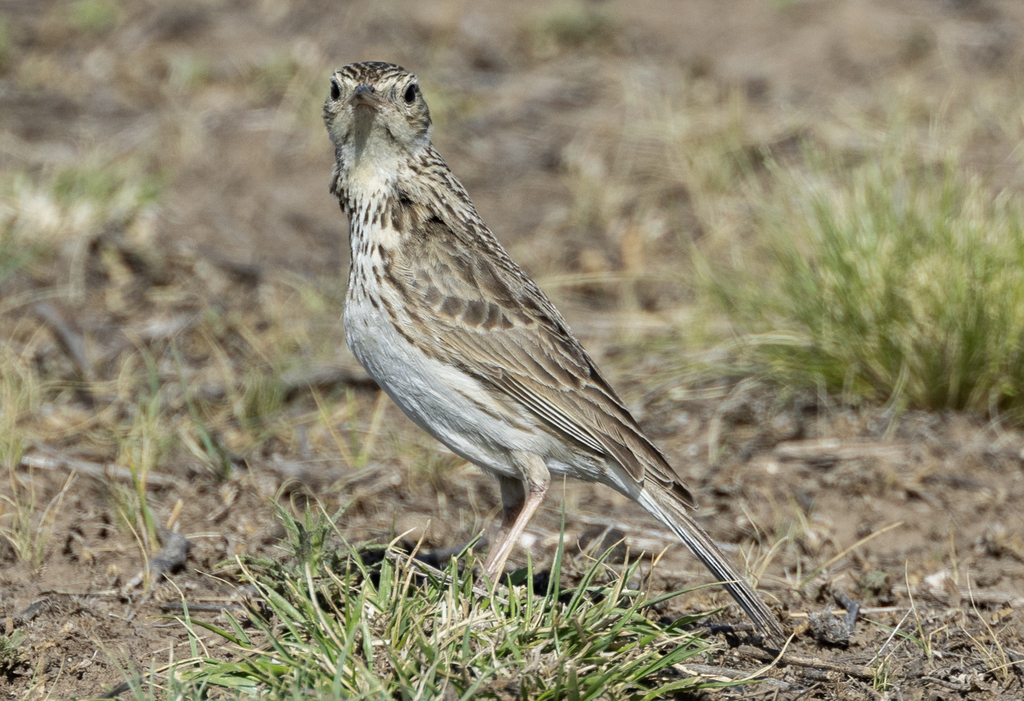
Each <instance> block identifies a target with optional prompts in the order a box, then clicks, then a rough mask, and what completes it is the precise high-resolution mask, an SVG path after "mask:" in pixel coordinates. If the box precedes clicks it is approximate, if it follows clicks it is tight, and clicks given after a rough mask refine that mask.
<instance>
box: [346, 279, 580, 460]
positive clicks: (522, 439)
mask: <svg viewBox="0 0 1024 701" xmlns="http://www.w3.org/2000/svg"><path fill="white" fill-rule="evenodd" d="M353 297H357V298H358V299H355V298H353ZM345 339H346V340H347V341H348V346H349V348H350V349H351V350H352V352H353V353H354V354H355V356H356V358H357V359H358V360H359V362H360V363H362V365H363V367H364V368H366V371H367V372H368V373H369V374H370V376H371V377H373V379H375V380H376V381H377V384H379V385H380V386H381V388H382V389H384V391H385V392H387V393H388V395H389V396H390V397H391V399H392V400H394V402H395V404H397V405H398V406H400V407H401V408H402V411H404V412H405V413H406V415H407V416H408V417H409V418H411V419H412V420H413V421H415V422H416V424H417V425H419V426H420V427H421V428H422V429H423V430H425V431H426V432H427V433H429V434H430V435H432V436H433V437H434V438H436V439H437V440H439V441H441V442H442V443H444V444H445V445H446V446H448V447H449V448H450V449H451V450H452V451H453V452H454V453H456V454H457V455H459V456H461V457H463V458H465V459H466V460H468V461H470V462H472V463H474V464H476V465H478V466H480V467H482V468H484V469H487V470H490V471H492V472H496V473H499V474H503V475H507V476H509V477H516V478H519V477H521V474H520V471H519V469H518V468H517V467H516V463H515V461H514V460H513V459H512V453H513V452H514V451H524V452H529V453H534V454H537V455H541V456H542V457H544V458H545V462H546V463H547V464H548V469H549V470H551V471H552V472H554V473H556V474H558V473H561V472H565V471H566V470H565V467H566V466H563V465H562V464H561V463H562V460H561V459H559V458H560V457H561V455H560V454H562V453H565V452H566V448H565V446H564V445H562V444H561V442H560V441H557V440H556V439H554V437H553V436H551V435H550V434H549V433H547V432H545V431H542V430H538V429H537V428H536V419H535V418H533V416H532V415H530V414H529V413H528V412H526V411H525V410H524V411H522V412H516V413H515V414H514V415H512V416H510V417H509V418H510V419H511V421H506V420H502V419H501V418H499V417H498V416H495V415H494V412H495V411H496V410H500V411H502V412H505V413H507V412H509V411H510V409H509V407H507V406H506V407H496V406H495V405H494V401H493V399H491V398H489V397H488V395H487V393H486V392H485V390H484V389H483V388H482V387H481V386H480V384H479V383H478V382H477V381H475V380H473V379H472V378H470V377H467V376H466V375H464V374H463V373H461V372H459V371H458V370H455V369H453V368H450V367H448V366H446V365H443V364H442V363H440V362H438V361H436V360H434V359H433V358H430V357H428V356H427V355H426V354H424V353H423V352H421V351H420V350H418V349H417V348H416V347H414V346H412V345H410V344H409V342H408V341H406V340H405V338H403V337H402V335H401V334H399V333H398V332H397V331H396V330H395V328H394V327H393V326H392V325H391V322H390V320H389V319H388V318H387V316H386V314H385V312H384V311H383V310H378V309H376V308H375V307H374V306H373V305H372V304H371V303H370V302H369V300H368V299H367V297H366V296H365V295H354V296H350V298H349V299H348V300H347V301H346V304H345ZM481 404H482V405H483V406H484V407H489V409H490V411H485V410H483V409H482V408H481V406H480V405H481ZM566 457H568V456H566Z"/></svg>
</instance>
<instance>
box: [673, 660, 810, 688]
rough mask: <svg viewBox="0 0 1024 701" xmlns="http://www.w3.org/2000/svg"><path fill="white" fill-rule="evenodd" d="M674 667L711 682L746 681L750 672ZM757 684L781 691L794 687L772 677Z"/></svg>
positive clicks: (677, 665)
mask: <svg viewBox="0 0 1024 701" xmlns="http://www.w3.org/2000/svg"><path fill="white" fill-rule="evenodd" d="M672 666H673V667H675V668H676V669H677V670H679V671H680V672H682V673H683V674H686V675H689V676H692V677H705V678H707V679H710V680H711V681H734V680H736V679H746V677H747V674H748V672H744V671H742V670H739V669H731V668H729V667H716V666H713V665H706V664H675V665H672ZM757 682H758V683H759V684H764V685H765V686H770V687H773V688H776V689H779V690H780V691H789V689H791V688H792V686H793V685H792V684H790V683H789V682H784V681H782V680H781V679H772V678H771V677H759V678H758V679H757Z"/></svg>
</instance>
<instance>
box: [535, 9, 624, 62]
mask: <svg viewBox="0 0 1024 701" xmlns="http://www.w3.org/2000/svg"><path fill="white" fill-rule="evenodd" d="M617 29H618V27H617V24H616V21H615V19H614V18H613V17H612V16H611V15H610V14H609V13H608V12H607V11H606V10H604V9H603V8H599V7H595V6H594V4H593V3H584V2H565V3H559V4H555V5H554V6H552V7H551V8H549V9H547V10H545V11H544V13H543V14H541V15H539V16H538V17H537V18H536V19H535V20H534V21H533V22H532V23H531V24H530V25H529V26H528V27H527V28H526V32H525V39H526V46H527V50H528V52H529V54H530V55H532V56H533V57H535V58H538V59H548V58H553V57H555V56H557V55H560V54H562V53H564V52H566V51H574V50H579V49H583V48H591V49H602V48H605V49H607V48H609V47H613V46H614V45H615V41H616V34H617Z"/></svg>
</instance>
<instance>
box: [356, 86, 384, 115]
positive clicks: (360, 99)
mask: <svg viewBox="0 0 1024 701" xmlns="http://www.w3.org/2000/svg"><path fill="white" fill-rule="evenodd" d="M349 102H350V103H351V104H352V106H353V107H369V108H370V109H373V110H376V109H377V108H378V107H381V106H382V105H383V104H384V98H383V97H381V96H380V95H378V94H377V93H376V92H374V90H373V88H371V87H370V86H369V85H359V86H356V89H355V91H354V92H353V93H352V97H351V98H349Z"/></svg>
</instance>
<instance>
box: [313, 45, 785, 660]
mask: <svg viewBox="0 0 1024 701" xmlns="http://www.w3.org/2000/svg"><path fill="white" fill-rule="evenodd" d="M324 122H325V124H326V125H327V130H328V133H329V135H330V137H331V141H332V142H333V144H334V152H335V161H336V163H335V167H334V172H333V174H332V176H331V192H332V193H333V194H334V195H335V196H336V197H337V198H338V201H339V202H340V203H341V206H342V209H343V210H344V211H345V213H346V214H347V215H348V217H349V222H350V245H351V252H352V258H351V263H350V267H349V287H348V295H347V297H346V301H345V335H346V340H347V341H348V344H349V346H350V348H351V349H352V351H353V352H354V353H355V355H356V357H357V358H358V359H359V361H360V362H361V363H362V364H363V365H364V367H366V369H367V371H368V372H369V373H370V375H372V376H373V377H374V378H375V379H376V380H377V382H378V383H379V384H380V386H381V387H382V388H383V389H384V390H385V391H386V392H388V394H389V395H390V396H391V397H392V399H394V401H395V402H396V403H397V404H398V405H399V406H400V407H401V408H402V409H403V410H404V411H405V412H406V414H408V415H409V417H410V418H412V419H413V421H415V422H416V423H417V424H418V425H419V426H420V427H422V428H423V429H424V430H426V431H427V432H428V433H430V434H431V435H433V436H434V437H435V438H437V439H438V440H440V441H441V442H443V443H444V444H445V445H447V446H448V447H449V448H451V449H452V450H453V451H454V452H455V453H456V454H458V455H461V456H462V457H464V458H466V459H467V460H469V461H470V462H473V463H475V464H476V465H478V466H480V467H481V468H483V469H484V470H486V471H489V472H492V473H493V474H495V476H496V477H497V478H498V482H499V485H500V487H501V495H502V504H503V506H504V517H503V520H502V526H501V529H500V531H499V536H498V538H497V539H496V540H495V543H494V545H493V546H492V548H491V553H490V556H489V557H488V561H487V563H486V565H485V568H486V570H487V573H488V575H489V576H490V577H491V578H492V579H494V578H496V577H497V576H498V575H499V574H500V573H501V572H502V571H503V569H504V566H505V561H506V560H507V558H508V555H509V553H510V552H511V549H512V547H513V546H514V544H515V543H516V542H517V541H518V539H519V536H520V535H522V532H523V529H524V528H525V526H526V523H527V521H528V520H529V518H530V517H531V516H532V514H533V513H534V511H535V510H536V509H537V507H538V506H539V505H540V503H541V501H542V500H543V498H544V494H545V493H546V491H547V488H548V485H549V484H550V476H551V474H555V475H567V476H569V477H574V478H577V479H584V480H588V481H592V482H601V483H602V484H606V485H608V486H610V487H612V488H613V489H615V490H616V491H618V492H620V493H622V494H624V495H626V496H628V497H629V498H631V499H633V500H634V501H637V502H638V503H640V504H641V505H642V506H643V507H644V508H645V509H647V511H649V512H650V513H651V514H652V515H654V516H655V517H656V518H658V519H659V520H660V521H662V522H663V523H665V524H666V525H667V526H669V527H670V528H671V529H672V530H673V531H674V532H675V533H676V534H677V535H678V536H679V537H680V538H681V539H682V540H683V542H684V543H685V544H686V545H687V546H688V547H689V548H690V549H691V550H692V551H693V552H694V553H695V554H696V555H697V556H698V557H699V558H700V559H701V560H702V561H703V562H704V564H705V565H706V566H707V567H708V568H709V569H710V570H711V571H712V572H713V573H714V574H715V576H717V577H718V578H719V579H720V580H721V581H722V582H723V583H724V585H725V587H726V588H727V589H728V591H729V593H730V594H731V595H732V596H733V597H734V598H735V599H736V601H737V602H738V603H739V604H740V605H741V606H742V607H743V609H744V610H745V611H746V612H747V614H748V615H749V616H750V617H751V619H752V620H753V621H754V623H755V624H756V625H757V626H758V627H759V628H760V629H761V631H762V632H763V633H765V634H766V635H767V636H768V637H769V638H770V639H771V640H772V642H773V643H775V644H778V643H779V642H781V640H782V639H783V637H784V634H783V631H782V628H781V626H780V625H779V623H778V620H777V619H776V618H775V617H774V616H773V615H772V614H771V612H770V611H769V610H768V608H767V607H766V606H765V604H764V603H763V602H762V601H761V599H760V597H758V595H757V594H756V593H755V592H754V590H753V589H752V588H751V587H750V585H748V584H747V583H746V582H745V581H744V580H743V578H742V577H741V576H740V575H739V573H738V572H737V571H736V570H735V568H734V567H733V566H732V565H731V564H730V563H729V561H728V560H727V559H726V557H725V556H724V555H723V554H722V552H721V551H720V550H719V548H718V547H717V546H716V545H715V543H714V542H713V541H712V540H711V538H710V537H709V536H708V535H707V534H706V533H704V531H703V530H702V529H701V528H700V526H698V525H697V523H696V522H695V521H694V520H693V519H692V518H691V517H690V515H689V514H688V513H687V510H688V509H690V508H694V507H695V505H696V504H695V501H694V498H693V495H692V494H691V493H690V491H689V489H687V487H686V485H684V484H683V482H682V480H681V479H680V478H679V477H678V476H677V475H676V473H675V472H674V471H673V469H672V467H671V466H670V465H669V464H668V461H667V460H666V459H665V456H664V455H662V453H661V451H659V450H658V448H657V447H655V445H654V444H653V443H652V442H651V441H650V440H649V439H648V438H647V437H646V436H645V435H644V433H643V431H642V430H641V428H640V426H639V425H638V424H637V423H636V421H635V420H634V419H633V417H632V416H631V415H630V414H629V411H628V410H627V409H626V407H625V406H624V405H623V404H622V401H621V400H620V399H619V398H618V396H617V395H616V394H615V391H614V390H613V389H612V388H611V386H610V385H609V384H608V382H607V381H606V380H605V379H604V377H603V376H602V375H601V373H600V372H599V371H598V369H597V367H595V365H594V363H593V361H592V360H591V359H590V356H589V355H587V352H586V351H585V350H584V349H583V346H582V345H580V343H579V341H577V340H576V337H575V336H573V334H572V331H570V330H569V327H568V325H567V324H566V323H565V320H564V319H562V316H561V315H560V314H559V313H558V311H557V310H556V309H555V308H554V306H553V305H552V304H551V302H550V301H549V300H548V298H547V297H546V296H545V295H544V293H543V292H541V291H540V289H539V288H538V287H537V285H536V284H535V283H534V282H533V280H531V279H530V278H529V277H528V276H527V275H526V273H524V272H523V270H522V269H521V268H520V267H519V266H518V265H516V264H515V262H513V261H512V259H511V258H509V256H508V254H507V253H506V252H505V250H504V249H503V248H502V247H501V245H500V244H499V243H498V241H497V240H496V239H495V238H494V235H493V234H492V233H491V232H490V230H489V229H488V228H487V226H486V225H485V224H484V223H483V221H481V219H480V217H479V216H478V215H477V213H476V209H475V208H474V207H473V203H472V201H471V200H470V199H469V195H468V194H467V193H466V191H465V189H463V187H462V185H461V183H459V181H458V180H457V179H456V178H455V176H454V175H453V174H452V172H451V170H449V168H448V166H447V165H446V164H445V162H444V160H443V159H442V158H441V156H440V155H439V154H438V153H437V151H436V150H435V149H434V147H433V145H432V144H431V143H430V129H431V123H430V112H429V110H428V109H427V105H426V103H425V102H424V100H423V96H422V94H421V93H420V91H419V86H418V81H417V79H416V77H415V76H414V75H412V74H411V73H409V72H407V71H405V70H404V69H402V68H401V67H399V66H395V65H392V64H388V63H378V62H367V63H354V64H351V65H349V66H346V67H344V68H342V69H341V70H339V71H337V72H335V73H334V75H333V76H331V89H330V94H329V96H328V98H327V101H326V102H325V103H324Z"/></svg>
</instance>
